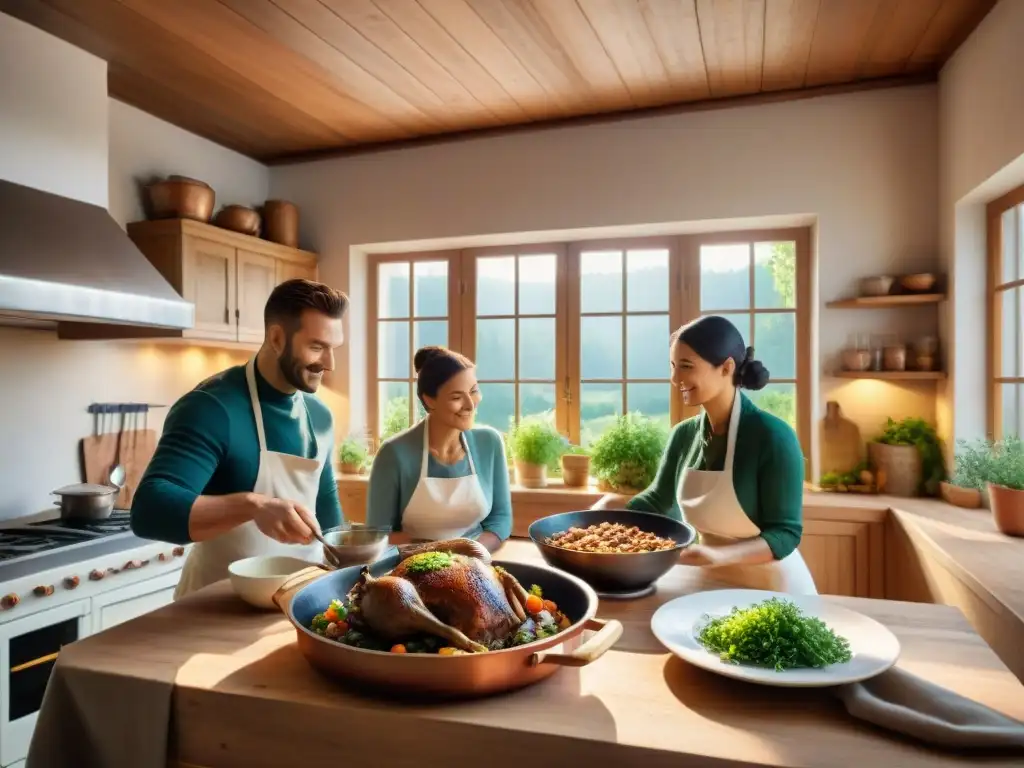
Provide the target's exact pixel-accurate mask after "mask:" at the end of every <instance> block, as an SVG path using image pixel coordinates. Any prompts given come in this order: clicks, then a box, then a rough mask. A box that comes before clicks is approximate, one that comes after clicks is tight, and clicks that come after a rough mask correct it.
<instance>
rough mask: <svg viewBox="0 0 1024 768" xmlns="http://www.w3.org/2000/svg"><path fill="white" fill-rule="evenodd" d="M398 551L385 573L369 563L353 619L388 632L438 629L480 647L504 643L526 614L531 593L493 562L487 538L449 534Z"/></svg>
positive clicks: (396, 635)
mask: <svg viewBox="0 0 1024 768" xmlns="http://www.w3.org/2000/svg"><path fill="white" fill-rule="evenodd" d="M399 552H400V553H401V555H402V557H403V559H402V560H401V562H399V564H398V565H397V566H396V567H395V568H394V570H392V571H391V573H389V574H388V575H386V576H380V577H377V578H375V577H374V576H372V575H370V569H369V567H364V568H363V570H362V573H361V574H360V577H359V580H358V581H357V582H356V584H355V586H353V587H352V590H351V592H350V593H349V595H348V597H349V601H350V604H351V605H352V606H353V607H354V608H355V610H354V611H353V612H352V613H350V614H349V615H350V617H351V620H352V621H353V623H355V624H356V625H362V626H363V628H365V629H367V630H369V631H370V632H371V633H372V634H374V635H376V636H378V637H380V638H381V639H383V640H387V641H388V642H399V641H401V640H403V639H405V638H407V637H409V636H411V635H416V634H428V635H435V636H437V637H440V638H443V639H445V640H447V641H448V642H450V643H451V644H452V646H454V647H455V648H459V649H461V650H463V651H468V652H471V653H475V652H481V651H486V650H489V649H490V648H493V647H495V646H498V645H500V644H501V643H503V642H504V641H505V640H506V639H507V638H509V637H510V636H511V635H513V634H514V633H515V632H516V631H517V630H518V629H519V628H520V627H521V626H522V625H523V623H524V622H525V621H526V620H527V613H526V601H527V598H528V593H527V592H526V590H525V589H523V586H522V585H521V584H520V583H519V582H518V581H517V580H516V578H515V577H514V576H513V575H512V574H511V573H509V572H508V571H505V570H504V569H502V568H501V567H500V566H493V565H491V555H490V552H488V551H487V549H486V548H485V547H484V546H483V545H482V544H480V543H478V542H476V541H473V540H472V539H450V540H446V541H437V542H430V543H428V544H420V545H407V546H404V547H400V548H399Z"/></svg>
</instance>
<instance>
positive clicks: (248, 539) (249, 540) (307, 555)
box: [174, 359, 330, 600]
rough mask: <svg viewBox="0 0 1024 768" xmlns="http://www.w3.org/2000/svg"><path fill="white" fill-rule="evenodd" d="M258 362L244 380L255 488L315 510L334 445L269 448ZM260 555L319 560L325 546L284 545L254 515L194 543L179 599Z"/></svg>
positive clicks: (251, 364)
mask: <svg viewBox="0 0 1024 768" xmlns="http://www.w3.org/2000/svg"><path fill="white" fill-rule="evenodd" d="M254 366H255V359H251V360H249V362H248V363H247V364H246V366H245V380H246V382H247V383H248V385H249V398H250V399H251V400H252V412H253V415H254V416H255V418H256V434H257V435H258V436H259V442H260V463H259V469H258V470H257V472H256V484H255V485H254V486H253V488H252V490H253V492H254V493H259V494H262V495H263V496H269V497H270V498H277V499H286V500H287V501H291V502H294V503H296V504H301V505H302V506H304V507H305V508H306V509H308V510H310V511H311V512H312V511H313V510H314V509H316V497H317V493H318V492H319V490H320V473H321V472H323V469H324V464H325V463H326V460H327V456H328V455H329V454H330V450H329V449H330V446H323V445H319V444H318V445H317V456H316V458H315V459H307V458H305V457H303V456H293V455H291V454H288V453H277V452H276V451H268V450H267V437H266V433H265V432H264V431H263V410H262V409H261V408H260V399H259V395H258V393H257V390H256V375H255V371H254ZM299 399H300V401H301V402H302V407H303V416H304V417H307V418H308V415H307V414H306V411H305V408H306V401H305V398H304V397H303V396H302V395H300V396H299ZM257 555H287V556H289V557H297V558H300V559H302V560H308V561H309V562H310V563H319V562H320V561H321V560H322V559H323V550H322V549H321V545H320V543H319V542H317V541H316V540H314V541H313V542H312V543H311V544H282V543H281V542H279V541H277V540H275V539H272V538H270V537H269V536H267V535H265V534H264V533H263V532H262V531H261V530H260V529H259V528H258V527H257V525H256V523H255V522H254V521H252V520H250V521H248V522H246V523H242V525H239V526H238V527H236V528H233V529H232V530H230V531H228V532H227V533H224V534H221V535H220V536H217V537H216V538H213V539H210V540H208V541H201V542H198V543H196V544H193V545H192V547H191V548H190V552H189V554H188V557H187V558H186V559H185V565H184V566H183V567H182V569H181V579H180V580H179V581H178V586H177V588H176V589H175V590H174V599H175V600H178V599H180V598H182V597H183V596H185V595H187V594H188V593H189V592H194V591H196V590H197V589H202V588H203V587H205V586H207V585H209V584H213V583H214V582H216V581H220V580H221V579H226V578H227V577H228V566H229V565H230V564H231V563H233V562H234V561H235V560H241V559H242V558H246V557H255V556H257Z"/></svg>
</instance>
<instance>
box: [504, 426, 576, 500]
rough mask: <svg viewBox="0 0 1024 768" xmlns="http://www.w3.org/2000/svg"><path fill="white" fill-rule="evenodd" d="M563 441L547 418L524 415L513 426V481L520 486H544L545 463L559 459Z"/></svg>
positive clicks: (546, 465) (510, 435)
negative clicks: (514, 469) (514, 475)
mask: <svg viewBox="0 0 1024 768" xmlns="http://www.w3.org/2000/svg"><path fill="white" fill-rule="evenodd" d="M563 444H564V441H563V439H562V436H561V435H560V434H559V433H558V430H556V429H555V427H554V425H553V424H552V423H551V422H549V421H548V420H547V419H542V418H537V417H533V418H527V419H524V420H523V421H521V422H519V423H518V424H516V425H515V426H513V427H512V429H511V431H510V433H509V446H508V447H509V452H510V453H511V455H512V458H513V460H514V461H515V467H516V482H517V483H518V484H519V485H521V486H522V487H523V488H544V487H545V486H547V484H548V465H550V464H553V463H554V462H556V461H557V460H558V457H559V455H560V454H561V452H562V446H563Z"/></svg>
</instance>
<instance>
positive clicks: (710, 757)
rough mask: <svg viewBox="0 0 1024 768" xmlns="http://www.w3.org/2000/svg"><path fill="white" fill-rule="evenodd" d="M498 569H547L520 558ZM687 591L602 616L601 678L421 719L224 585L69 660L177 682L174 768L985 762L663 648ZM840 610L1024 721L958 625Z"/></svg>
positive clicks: (1004, 677)
mask: <svg viewBox="0 0 1024 768" xmlns="http://www.w3.org/2000/svg"><path fill="white" fill-rule="evenodd" d="M498 557H499V558H503V559H514V560H525V561H537V560H539V555H538V553H537V552H536V550H535V548H534V547H533V545H532V544H529V543H526V542H520V541H513V542H509V543H508V544H507V545H506V546H505V548H503V549H502V551H501V552H500V554H499V555H498ZM693 574H694V571H693V569H691V568H687V567H684V566H676V568H675V569H673V571H671V572H670V573H669V574H667V575H666V576H665V577H664V578H663V579H662V580H661V581H660V582H659V588H658V592H657V593H655V594H654V595H652V596H650V597H648V598H644V599H642V600H636V601H606V602H604V603H602V605H601V607H600V609H599V612H598V615H599V616H601V617H602V618H617V619H619V620H620V621H622V622H623V623H624V625H625V632H624V634H623V636H622V638H621V640H620V641H619V643H618V645H617V646H616V647H615V649H614V650H612V651H610V652H609V653H607V654H606V655H605V656H604V657H603V658H602V659H600V660H599V661H597V662H596V663H594V664H592V665H591V666H589V667H585V668H582V669H562V670H560V671H559V672H557V673H556V674H555V675H554V676H553V677H552V678H550V679H549V680H547V681H544V682H542V683H540V684H538V685H535V686H532V687H530V688H527V689H525V690H523V691H519V692H516V693H513V694H508V695H503V696H497V697H493V698H490V699H485V700H478V701H473V702H464V703H457V704H444V705H433V706H428V705H411V704H398V703H394V702H387V701H378V700H371V699H367V698H363V697H357V696H355V695H352V694H349V693H347V692H346V691H345V689H344V688H343V687H341V686H340V685H339V684H337V683H335V682H333V681H330V680H328V679H326V678H324V677H322V676H321V675H319V674H318V673H316V672H315V671H313V669H312V668H311V667H309V666H308V665H307V664H306V662H305V660H304V659H303V658H302V657H301V655H300V654H299V652H298V650H297V648H296V646H295V642H294V641H295V630H294V628H293V627H292V626H291V625H290V624H289V623H287V622H286V621H285V620H284V619H283V618H282V617H280V616H279V615H276V614H274V613H266V612H257V611H254V610H252V609H250V608H248V606H246V605H244V604H243V603H241V602H240V601H239V600H238V599H237V598H235V597H234V595H233V594H232V593H231V592H230V588H229V587H228V585H227V583H226V582H221V583H220V584H216V585H213V586H212V587H209V588H207V589H206V590H203V591H201V592H199V593H196V594H195V595H192V596H190V597H189V598H187V599H185V600H183V601H181V602H178V603H174V604H172V605H170V606H167V607H165V608H162V609H159V610H157V611H155V612H153V613H150V614H146V615H144V616H141V617H139V618H137V619H135V620H133V621H131V622H128V623H125V624H121V625H119V626H116V627H113V628H111V629H110V630H107V631H105V632H103V633H100V634H98V635H95V636H92V637H88V638H86V639H84V640H82V641H80V642H78V643H75V644H73V645H71V646H69V647H68V648H66V649H65V650H64V651H62V653H61V665H62V666H63V667H64V668H67V667H69V666H70V667H75V668H78V669H83V670H87V671H88V672H89V676H90V677H92V678H94V679H95V678H100V679H103V680H104V682H105V684H104V685H103V686H102V690H105V691H107V692H108V693H109V695H110V696H111V697H114V698H116V697H117V695H118V694H117V692H118V690H119V687H118V685H119V683H118V680H119V679H120V680H121V681H123V683H124V684H127V683H131V684H132V685H133V686H136V687H137V686H138V685H140V684H141V685H146V684H154V685H156V684H161V683H168V682H173V685H174V697H173V703H172V713H171V716H172V723H173V727H172V729H171V733H170V735H169V742H168V747H169V751H170V754H171V755H172V756H173V759H172V760H171V763H170V764H171V765H173V766H178V767H179V768H184V766H190V767H196V766H207V767H212V766H234V765H246V766H279V765H291V764H295V762H296V761H297V760H301V762H302V763H303V764H309V765H316V764H318V763H320V762H321V761H324V763H323V764H335V763H336V762H337V761H339V760H341V761H342V762H345V763H349V762H353V763H357V764H359V765H366V766H371V765H387V766H395V767H396V768H401V767H403V766H409V767H410V768H411V766H417V768H418V767H419V766H422V765H438V764H441V763H442V761H447V760H451V759H452V758H453V757H457V756H458V755H459V754H473V755H478V756H481V759H483V760H485V762H486V764H487V765H488V766H489V768H491V767H493V768H503V767H504V766H516V768H518V767H519V766H521V765H522V764H523V763H524V760H525V761H527V762H528V763H529V764H531V765H537V766H538V767H541V766H549V765H559V766H563V765H566V764H567V761H568V760H569V759H570V758H572V759H575V760H578V761H583V762H589V761H593V762H595V763H600V764H601V765H606V766H614V765H644V766H645V768H660V767H661V766H666V767H667V766H673V768H678V767H679V766H712V765H751V764H756V765H768V766H809V765H824V764H827V765H830V766H858V767H859V766H862V765H865V764H867V765H872V766H899V767H900V768H911V767H912V766H929V767H930V768H931V767H933V766H942V765H969V764H973V763H974V762H981V760H982V758H977V759H976V760H975V759H971V758H967V757H955V756H951V755H949V754H944V753H940V752H937V751H932V750H928V749H925V748H923V747H919V746H917V745H916V744H913V743H911V742H909V741H908V740H905V739H902V738H898V737H896V736H894V735H892V734H890V733H888V732H886V731H882V730H878V729H875V728H873V727H870V726H867V725H865V724H863V723H861V722H860V721H857V720H855V719H853V718H851V717H850V716H849V715H847V714H846V712H845V710H843V708H842V706H841V705H840V704H839V703H838V701H837V700H835V699H834V698H833V697H832V696H831V694H829V693H828V692H826V691H821V690H795V689H793V690H791V689H779V688H769V687H762V686H754V685H748V684H744V683H740V682H738V681H735V680H730V679H727V678H724V677H721V676H718V675H714V674H711V673H709V672H705V671H703V670H700V669H697V668H695V667H692V666H690V665H688V664H686V663H685V662H682V661H680V660H678V659H676V658H675V657H673V656H670V655H669V654H667V653H666V652H665V651H664V649H663V648H662V647H661V646H660V645H659V644H658V643H657V641H656V640H655V639H654V637H653V635H652V634H651V632H650V628H649V622H650V617H651V615H652V614H653V612H654V610H655V609H656V608H657V607H658V606H659V605H661V604H662V603H664V602H666V601H667V600H670V599H672V598H673V597H676V596H679V595H682V594H687V593H688V592H690V591H692V590H693V589H694V587H695V584H696V582H695V581H694V576H693ZM829 599H831V600H834V601H835V602H836V603H838V604H841V605H845V606H848V607H850V608H852V609H854V610H858V611H861V612H862V613H864V614H866V615H868V616H872V617H874V618H875V619H877V620H879V621H881V622H883V623H884V624H886V625H887V626H889V627H890V628H891V629H892V630H893V631H894V632H895V633H896V635H897V636H898V637H899V639H900V642H901V644H902V654H901V657H900V662H899V664H900V666H901V667H903V668H905V669H907V670H908V671H911V672H913V673H915V674H917V675H920V676H922V677H925V678H927V679H929V680H932V681H934V682H936V683H938V684H940V685H943V686H946V687H948V688H950V689H952V690H955V691H957V692H959V693H961V694H963V695H965V696H968V697H970V698H972V699H975V700H976V701H979V702H982V703H984V704H987V705H988V706H990V707H993V708H995V709H998V710H1000V711H1002V712H1004V713H1006V714H1007V715H1009V716H1011V717H1016V718H1019V719H1024V686H1021V684H1020V683H1019V682H1018V681H1017V680H1016V679H1015V678H1014V677H1013V675H1012V674H1011V673H1010V672H1009V671H1008V670H1007V669H1006V667H1005V666H1004V665H1003V664H1002V663H1001V662H1000V661H999V659H998V658H997V657H996V655H995V654H994V653H993V652H992V650H991V649H990V648H989V647H988V646H987V645H986V644H985V643H984V642H983V641H982V640H981V638H979V637H978V636H977V635H976V634H975V633H974V631H973V630H972V629H971V627H970V625H969V624H968V622H967V621H966V620H965V619H964V617H963V616H962V615H960V613H959V612H958V611H957V610H956V609H954V608H950V607H947V606H938V605H926V604H917V603H899V602H890V601H883V600H868V599H862V598H829ZM78 703H79V705H80V706H83V707H89V706H91V705H95V706H101V705H102V702H99V701H96V702H87V701H81V702H78ZM101 720H102V718H101V719H100V720H98V721H97V722H100V721H101ZM993 760H994V758H992V757H991V756H990V757H988V758H987V759H986V764H994V763H993ZM996 763H998V760H996ZM1002 764H1005V765H1010V764H1012V761H1009V760H1008V761H1005V762H1004V763H1002ZM1017 764H1019V763H1017Z"/></svg>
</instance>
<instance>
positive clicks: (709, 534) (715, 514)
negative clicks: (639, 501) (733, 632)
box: [676, 390, 818, 595]
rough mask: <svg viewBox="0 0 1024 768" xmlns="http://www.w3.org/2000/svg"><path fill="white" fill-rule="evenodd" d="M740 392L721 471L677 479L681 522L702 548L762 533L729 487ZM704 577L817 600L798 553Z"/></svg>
mask: <svg viewBox="0 0 1024 768" xmlns="http://www.w3.org/2000/svg"><path fill="white" fill-rule="evenodd" d="M740 408H741V403H740V393H739V390H737V391H736V399H735V400H734V401H733V404H732V414H731V415H730V417H729V433H728V442H727V444H726V451H725V466H724V468H723V470H722V471H721V472H710V471H707V470H700V469H684V470H683V472H682V474H681V476H680V478H679V487H678V489H677V492H676V498H677V501H678V503H679V508H680V509H681V510H682V512H683V516H684V518H685V520H686V521H687V522H688V523H689V524H690V525H692V526H693V527H694V528H695V529H696V530H697V531H698V533H700V537H701V543H702V544H706V545H708V546H712V547H714V546H722V545H724V544H730V543H733V542H736V541H740V540H743V539H751V538H754V537H755V536H759V535H760V533H761V529H760V528H758V527H757V526H756V525H754V523H752V522H751V520H750V518H749V517H747V514H746V513H745V512H744V511H743V508H742V507H741V506H740V501H739V499H738V498H736V488H735V486H734V485H733V474H732V469H733V459H734V457H735V455H736V434H737V433H738V431H739V424H740ZM702 575H703V576H704V577H706V578H708V579H711V580H715V581H724V582H727V583H730V584H735V585H737V586H739V587H743V588H746V589H767V590H772V591H775V592H787V593H789V594H793V595H816V594H818V590H817V588H816V587H815V585H814V579H813V578H812V577H811V572H810V571H809V570H808V569H807V565H806V563H804V559H803V557H802V556H801V555H800V552H799V551H798V550H794V551H793V552H792V554H790V555H788V556H786V557H785V558H783V559H782V560H772V561H771V562H768V563H761V564H758V565H726V566H719V567H716V568H706V569H704V573H703V574H702Z"/></svg>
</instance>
